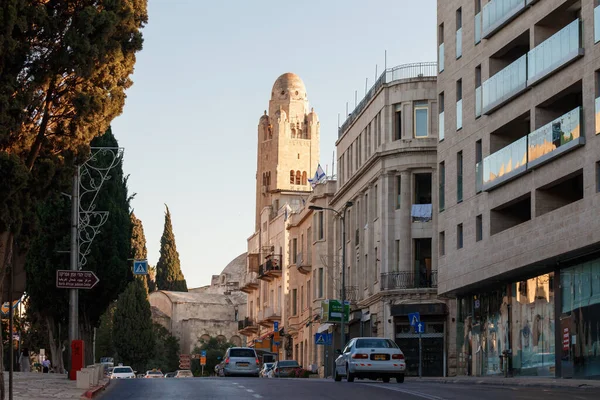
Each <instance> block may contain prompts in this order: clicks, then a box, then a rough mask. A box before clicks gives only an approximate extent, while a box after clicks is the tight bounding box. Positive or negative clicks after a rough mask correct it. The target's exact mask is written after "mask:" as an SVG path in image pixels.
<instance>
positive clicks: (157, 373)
mask: <svg viewBox="0 0 600 400" xmlns="http://www.w3.org/2000/svg"><path fill="white" fill-rule="evenodd" d="M147 373H148V375H162V372H159V371H148V372H147Z"/></svg>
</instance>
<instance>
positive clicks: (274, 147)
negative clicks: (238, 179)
mask: <svg viewBox="0 0 600 400" xmlns="http://www.w3.org/2000/svg"><path fill="white" fill-rule="evenodd" d="M257 133H258V135H257V139H258V151H257V172H256V225H255V232H254V233H253V234H252V236H250V238H249V239H248V262H247V275H246V279H245V280H244V282H243V284H242V290H243V291H245V292H246V293H248V306H247V307H248V309H247V315H248V317H247V319H245V320H244V321H241V323H240V326H239V328H240V333H241V334H243V335H245V336H247V337H248V342H249V344H250V345H253V346H255V347H256V348H257V349H258V348H260V349H263V350H265V351H272V352H279V354H280V357H281V358H282V359H285V358H288V359H289V358H292V357H293V344H292V340H291V336H289V335H287V334H285V336H283V335H284V332H285V327H284V325H285V321H286V320H287V316H288V310H287V307H285V305H286V304H287V303H286V300H287V298H288V296H289V268H288V265H287V260H289V239H288V231H287V229H286V224H287V223H288V222H287V221H288V218H289V216H290V215H291V214H292V213H293V212H296V211H297V210H299V209H300V208H301V207H302V205H303V203H305V202H306V199H307V198H308V196H309V195H310V193H311V187H310V184H309V182H308V179H309V178H310V177H312V174H313V173H314V171H315V170H316V168H317V165H318V162H319V119H318V116H317V114H316V113H315V112H314V110H312V109H309V104H308V97H307V92H306V87H305V86H304V83H303V82H302V80H301V79H300V78H299V77H298V76H297V75H295V74H293V73H285V74H283V75H281V76H280V77H279V78H277V80H276V81H275V83H274V85H273V88H272V90H271V100H270V101H269V110H268V112H267V111H265V113H264V115H263V116H261V117H260V120H259V123H258V132H257ZM275 324H277V325H278V328H279V329H278V331H279V332H277V334H279V333H281V334H282V336H281V337H280V338H277V335H274V334H275V332H274V328H275ZM274 336H275V337H274ZM276 343H279V345H276Z"/></svg>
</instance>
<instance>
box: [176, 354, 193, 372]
mask: <svg viewBox="0 0 600 400" xmlns="http://www.w3.org/2000/svg"><path fill="white" fill-rule="evenodd" d="M190 364H191V357H190V355H189V354H180V355H179V369H190Z"/></svg>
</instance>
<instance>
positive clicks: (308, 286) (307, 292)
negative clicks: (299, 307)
mask: <svg viewBox="0 0 600 400" xmlns="http://www.w3.org/2000/svg"><path fill="white" fill-rule="evenodd" d="M306 307H310V279H309V280H308V281H306Z"/></svg>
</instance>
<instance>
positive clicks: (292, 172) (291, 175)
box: [290, 171, 296, 185]
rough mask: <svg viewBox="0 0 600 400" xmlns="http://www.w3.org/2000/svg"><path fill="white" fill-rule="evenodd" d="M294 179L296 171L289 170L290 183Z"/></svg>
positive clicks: (291, 183)
mask: <svg viewBox="0 0 600 400" xmlns="http://www.w3.org/2000/svg"><path fill="white" fill-rule="evenodd" d="M295 181H296V172H294V171H290V185H293V184H294V182H295Z"/></svg>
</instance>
